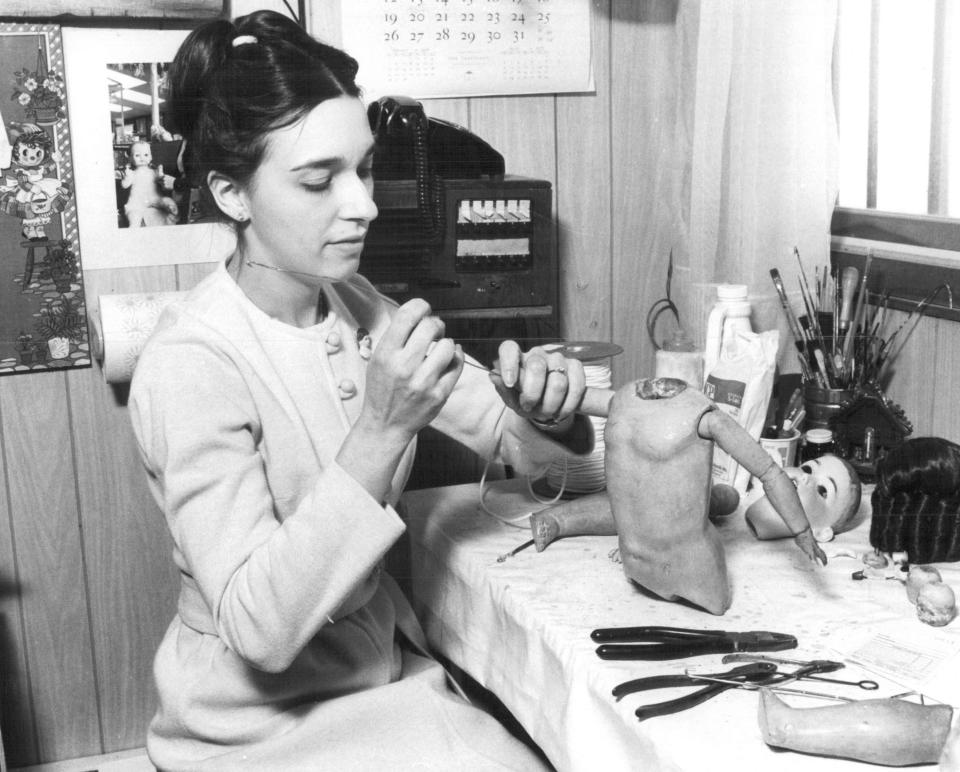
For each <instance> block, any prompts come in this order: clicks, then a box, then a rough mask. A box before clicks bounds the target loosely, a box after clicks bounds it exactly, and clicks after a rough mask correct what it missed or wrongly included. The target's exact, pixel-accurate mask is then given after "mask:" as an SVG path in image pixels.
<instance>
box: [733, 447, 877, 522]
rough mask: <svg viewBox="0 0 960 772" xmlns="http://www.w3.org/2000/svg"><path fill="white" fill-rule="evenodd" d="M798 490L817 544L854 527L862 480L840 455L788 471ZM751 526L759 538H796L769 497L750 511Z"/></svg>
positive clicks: (753, 506) (789, 468)
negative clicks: (771, 503) (775, 509)
mask: <svg viewBox="0 0 960 772" xmlns="http://www.w3.org/2000/svg"><path fill="white" fill-rule="evenodd" d="M784 471H785V472H786V473H787V476H788V477H790V479H791V480H792V481H793V484H794V485H795V486H796V488H797V495H798V496H799V497H800V503H801V504H802V505H803V510H804V512H805V513H806V515H807V519H808V520H809V521H810V525H811V527H812V528H813V535H814V536H815V537H816V539H817V541H830V539H832V538H833V536H834V534H838V533H843V532H844V531H847V530H849V529H850V528H851V527H852V523H853V519H854V518H855V516H856V514H857V510H858V509H859V508H860V477H859V476H858V475H857V473H856V471H855V470H854V468H853V467H852V466H850V464H848V463H847V462H846V461H844V460H843V459H842V458H840V457H839V456H835V455H832V454H828V455H825V456H821V457H820V458H815V459H812V460H811V461H805V462H804V463H802V464H801V465H800V466H799V467H787V468H786V469H784ZM746 518H747V523H748V524H749V526H750V528H751V530H752V531H753V533H754V534H755V535H756V537H757V538H758V539H781V538H784V537H787V536H792V535H793V534H791V533H790V532H789V530H788V529H787V526H786V524H785V523H784V522H783V520H782V519H781V518H780V516H779V515H778V514H777V513H776V512H775V511H774V509H773V507H772V506H771V505H770V502H769V501H768V500H767V497H766V496H762V497H761V498H759V499H757V500H756V501H754V502H753V503H752V504H751V505H750V506H749V507H747V512H746Z"/></svg>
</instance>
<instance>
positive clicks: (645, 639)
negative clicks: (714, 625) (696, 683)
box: [590, 626, 797, 660]
mask: <svg viewBox="0 0 960 772" xmlns="http://www.w3.org/2000/svg"><path fill="white" fill-rule="evenodd" d="M590 637H591V638H592V639H593V640H594V641H596V642H597V643H600V644H602V645H601V646H598V647H597V656H598V657H600V659H618V660H620V659H632V660H665V659H679V658H682V657H697V656H700V655H701V654H724V653H727V652H732V651H733V652H736V651H782V650H783V649H793V648H796V646H797V639H796V638H795V637H793V636H792V635H785V634H784V633H772V632H767V631H766V630H752V631H750V632H744V633H736V632H728V631H726V630H690V629H686V628H682V627H659V626H652V627H606V628H599V629H596V630H594V631H593V632H592V633H590ZM626 641H629V643H625V642H626Z"/></svg>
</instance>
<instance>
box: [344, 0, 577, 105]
mask: <svg viewBox="0 0 960 772" xmlns="http://www.w3.org/2000/svg"><path fill="white" fill-rule="evenodd" d="M341 23H342V37H341V39H342V41H343V47H344V48H345V49H346V51H348V52H349V53H350V54H351V55H352V56H354V57H355V58H356V59H357V60H358V61H359V62H360V72H359V75H358V78H357V80H358V82H359V83H360V85H361V86H362V87H363V89H364V93H365V96H366V97H367V98H368V99H377V98H379V97H381V96H384V95H385V94H400V95H405V96H411V97H414V98H430V97H462V96H484V95H510V94H535V93H560V92H585V91H592V90H593V75H592V69H591V65H590V53H591V51H590V2H589V0H341Z"/></svg>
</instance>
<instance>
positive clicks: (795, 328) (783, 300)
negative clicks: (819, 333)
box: [770, 268, 813, 380]
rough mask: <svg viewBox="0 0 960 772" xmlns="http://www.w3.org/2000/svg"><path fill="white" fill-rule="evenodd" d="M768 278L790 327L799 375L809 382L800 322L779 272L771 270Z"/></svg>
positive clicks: (808, 368)
mask: <svg viewBox="0 0 960 772" xmlns="http://www.w3.org/2000/svg"><path fill="white" fill-rule="evenodd" d="M770 277H771V278H772V279H773V286H774V288H775V289H776V290H777V296H778V297H779V298H780V306H781V307H782V308H783V313H784V315H785V316H786V317H787V326H789V327H790V334H791V335H793V342H794V344H795V345H796V347H797V360H798V361H799V362H800V373H801V375H802V376H803V379H804V380H809V379H810V378H811V377H812V375H813V374H812V373H811V371H810V363H809V362H808V361H807V357H806V351H807V345H808V341H807V336H806V335H805V334H804V332H803V328H802V327H801V326H800V322H798V321H797V315H796V314H795V313H794V312H793V308H792V307H791V306H790V300H789V298H787V291H786V289H784V286H783V279H782V278H780V271H778V270H777V269H776V268H771V269H770Z"/></svg>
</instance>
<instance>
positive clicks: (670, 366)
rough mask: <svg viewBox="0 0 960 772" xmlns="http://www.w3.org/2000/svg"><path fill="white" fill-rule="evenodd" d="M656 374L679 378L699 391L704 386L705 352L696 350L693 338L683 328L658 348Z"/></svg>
mask: <svg viewBox="0 0 960 772" xmlns="http://www.w3.org/2000/svg"><path fill="white" fill-rule="evenodd" d="M656 376H657V378H679V379H680V380H681V381H686V382H687V384H688V385H689V386H690V387H691V388H694V389H696V390H697V391H700V390H701V389H702V388H703V352H700V351H697V350H696V346H695V345H694V343H693V339H692V338H691V337H690V336H689V335H687V333H686V332H684V331H683V330H682V329H677V330H676V331H675V332H674V333H673V336H672V337H670V338H669V339H668V340H666V341H664V344H663V348H660V349H657V353H656Z"/></svg>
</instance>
